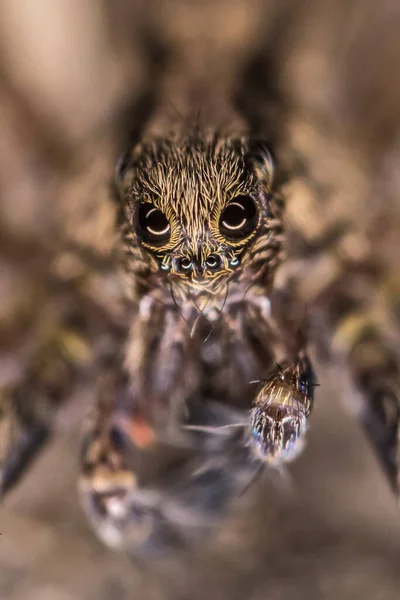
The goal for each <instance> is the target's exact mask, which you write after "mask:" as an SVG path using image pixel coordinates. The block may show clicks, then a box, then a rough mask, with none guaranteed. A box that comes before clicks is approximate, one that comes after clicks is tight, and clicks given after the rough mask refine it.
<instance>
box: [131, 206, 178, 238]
mask: <svg viewBox="0 0 400 600" xmlns="http://www.w3.org/2000/svg"><path fill="white" fill-rule="evenodd" d="M138 222H139V227H140V229H141V232H142V235H143V238H144V241H145V242H148V243H155V244H165V242H167V241H168V240H169V236H170V231H171V225H170V223H169V221H168V219H167V217H166V216H165V215H164V213H163V212H162V211H161V210H159V209H158V208H156V207H155V206H153V204H150V203H148V202H144V203H143V204H141V205H140V207H139V215H138Z"/></svg>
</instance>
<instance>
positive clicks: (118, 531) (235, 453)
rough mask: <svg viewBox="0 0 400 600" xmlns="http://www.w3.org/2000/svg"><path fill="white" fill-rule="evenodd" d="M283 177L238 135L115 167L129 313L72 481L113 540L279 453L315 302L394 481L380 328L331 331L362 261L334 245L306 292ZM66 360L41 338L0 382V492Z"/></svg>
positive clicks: (181, 143) (136, 151) (59, 348)
mask: <svg viewBox="0 0 400 600" xmlns="http://www.w3.org/2000/svg"><path fill="white" fill-rule="evenodd" d="M286 184H287V181H286V179H285V177H284V176H283V174H282V173H281V172H280V167H279V164H275V161H274V159H273V157H272V155H271V152H270V149H269V148H268V147H267V145H266V144H265V143H263V142H262V141H259V140H256V139H253V137H252V136H250V135H247V134H240V135H237V136H233V135H231V134H229V135H224V134H223V133H217V132H215V131H208V130H206V131H201V130H194V131H192V132H190V133H189V134H187V133H185V134H181V133H175V134H174V135H171V136H170V137H168V138H149V139H143V140H142V141H141V142H140V143H138V144H135V145H134V146H133V147H132V148H130V149H129V150H128V152H126V154H125V155H124V156H123V157H122V159H121V160H120V161H119V163H118V165H117V168H116V173H115V184H114V191H115V197H116V201H117V205H118V228H119V231H120V232H121V241H120V243H119V244H118V248H117V255H118V257H119V258H118V260H119V263H120V264H121V265H122V267H123V279H124V281H125V283H126V297H127V299H128V302H127V306H128V307H127V315H128V317H127V321H126V323H127V324H126V325H125V326H123V327H122V328H121V331H119V333H118V335H114V338H113V342H112V343H111V345H110V344H109V345H108V347H107V350H106V351H103V352H102V354H101V356H100V358H98V360H99V361H100V364H101V369H100V371H101V377H100V378H99V382H100V383H99V385H98V391H97V397H96V401H95V404H94V406H93V408H92V410H91V412H90V414H89V415H88V418H87V420H86V422H85V426H84V435H83V442H82V450H81V477H80V481H79V490H80V495H81V498H82V503H83V506H84V509H85V511H86V513H87V515H88V518H89V519H90V521H91V522H92V524H93V526H94V528H95V530H96V532H97V534H98V535H99V536H100V538H101V539H102V540H103V541H104V542H105V543H106V544H108V545H109V546H111V547H113V548H122V549H125V550H128V551H135V550H138V549H140V550H145V551H149V550H150V551H153V552H154V551H158V549H159V548H162V547H165V546H167V547H171V545H172V546H175V545H180V544H181V543H183V542H186V541H188V540H189V539H192V537H193V536H197V535H198V534H199V532H204V531H206V530H207V526H208V525H210V524H212V523H214V522H215V521H218V518H219V517H220V516H221V514H222V512H223V510H224V508H225V507H226V504H227V502H228V500H229V499H231V498H232V497H233V496H235V494H236V495H237V494H240V492H241V490H243V489H244V487H245V486H246V485H247V483H248V481H249V480H250V479H251V477H252V474H253V473H254V472H255V471H257V470H258V465H262V466H263V468H265V469H281V468H283V466H284V465H285V464H286V463H288V462H290V461H291V460H293V459H294V458H296V456H298V454H299V453H300V452H301V449H302V447H303V445H304V442H305V441H306V428H307V423H308V420H309V415H310V413H311V409H312V405H313V397H314V388H315V386H316V385H318V384H317V381H316V378H315V376H314V372H313V368H312V364H311V359H310V357H309V347H308V346H309V341H310V344H313V345H314V346H315V347H318V349H319V350H320V351H321V353H322V354H323V353H325V355H326V356H327V357H329V355H330V352H331V350H330V348H329V344H327V342H326V340H325V338H324V336H323V335H322V334H321V327H320V323H321V315H323V318H324V321H323V322H324V323H326V324H327V327H328V329H329V330H330V331H333V330H336V331H337V332H339V339H344V340H345V341H346V346H344V345H342V346H340V348H341V352H342V355H344V350H343V348H345V355H346V357H347V358H346V360H347V361H348V364H349V365H350V369H351V372H352V374H353V376H354V379H355V381H356V383H357V385H358V386H359V388H360V389H361V391H362V392H363V393H364V397H365V406H364V411H363V416H364V420H365V422H366V424H367V427H368V428H369V431H370V433H371V436H372V438H373V440H374V443H375V445H376V446H377V447H378V450H379V451H380V452H381V455H382V457H383V460H384V463H385V466H386V467H387V470H388V472H389V474H390V476H391V480H392V481H393V482H395V481H397V479H396V478H397V463H398V459H397V455H396V451H397V427H398V416H399V414H398V413H399V408H398V379H399V369H398V361H397V351H396V348H395V346H394V345H393V341H392V338H391V336H390V335H389V333H390V326H388V327H387V328H386V329H385V328H383V329H382V328H378V327H376V326H375V324H374V322H373V320H372V321H371V320H370V318H369V317H368V315H367V316H365V318H364V317H363V318H360V319H358V321H357V323H356V324H355V325H354V326H353V327H352V330H351V334H348V332H347V333H346V331H347V330H346V323H347V322H348V321H349V320H350V321H351V319H352V318H353V315H354V314H356V309H355V307H357V306H363V305H365V298H364V299H362V300H361V301H360V297H359V296H360V291H359V290H360V289H361V287H362V286H361V287H358V288H357V286H355V285H354V282H355V280H356V279H359V278H362V277H365V278H366V279H368V278H369V279H371V278H372V279H374V278H375V279H376V278H377V277H378V276H377V274H376V272H374V269H373V268H372V267H371V268H369V269H367V267H366V264H365V261H364V262H362V263H361V264H358V263H352V262H351V261H349V260H347V258H342V257H340V256H339V255H338V257H337V261H338V264H340V269H339V275H338V276H337V277H336V278H333V279H330V280H328V282H327V283H326V284H324V285H322V284H321V286H320V287H318V286H317V287H316V290H315V291H314V292H313V293H309V288H306V292H307V293H304V285H303V284H304V280H305V279H306V274H307V272H308V268H309V265H310V268H312V267H313V265H315V260H316V259H318V256H319V253H320V252H321V248H322V247H323V245H324V243H325V242H326V239H325V240H324V239H323V238H324V236H323V235H321V236H320V239H319V240H317V241H314V242H313V243H309V242H308V241H307V240H304V239H303V238H302V231H301V229H300V228H297V229H296V227H294V226H293V223H291V222H290V220H287V219H286V216H285V210H284V209H285V186H286ZM327 235H328V237H329V232H328V234H327ZM68 310H69V309H68ZM68 310H67V311H66V312H67V313H68ZM70 312H71V311H70ZM72 312H73V311H72ZM305 313H307V314H305ZM368 314H369V313H368ZM388 314H389V313H388ZM68 319H69V321H68ZM68 319H67V321H68V323H67V324H66V327H67V329H68V327H70V322H71V318H70V316H69V317H68ZM72 321H73V319H72ZM386 325H387V324H386ZM341 332H345V333H343V335H342V337H340V335H341ZM67 346H68V344H67ZM106 346H107V344H106ZM121 348H124V350H123V352H121ZM76 369H77V366H76V364H74V361H73V360H72V359H71V357H70V356H69V355H68V352H67V351H66V345H65V344H62V343H58V342H57V340H54V339H50V341H49V342H48V347H47V349H46V348H45V349H44V350H43V356H38V357H36V359H35V361H34V363H33V364H32V365H31V366H30V368H29V369H28V370H27V372H26V375H25V377H24V380H23V382H22V383H20V384H19V385H18V386H16V387H14V388H12V389H10V390H5V392H4V393H3V402H2V405H1V409H2V411H3V412H2V415H1V416H2V420H1V425H2V428H3V429H2V432H3V434H2V436H3V440H6V443H5V444H4V449H3V460H2V473H1V487H2V491H3V493H5V492H6V491H8V489H9V488H10V487H11V486H12V485H13V484H14V483H15V481H16V480H17V479H18V477H19V475H20V474H21V472H22V471H23V470H24V469H25V467H26V466H27V465H28V464H29V463H30V459H31V458H32V455H34V454H35V453H36V452H37V451H38V449H39V448H40V447H41V446H42V445H43V443H44V442H45V440H46V439H47V437H48V435H49V433H50V432H51V427H52V421H53V413H54V411H55V409H56V408H57V407H58V406H59V405H60V404H61V403H62V402H63V401H64V400H65V399H66V398H67V397H68V393H69V387H70V386H69V382H70V380H71V379H72V378H73V377H74V376H75V374H76Z"/></svg>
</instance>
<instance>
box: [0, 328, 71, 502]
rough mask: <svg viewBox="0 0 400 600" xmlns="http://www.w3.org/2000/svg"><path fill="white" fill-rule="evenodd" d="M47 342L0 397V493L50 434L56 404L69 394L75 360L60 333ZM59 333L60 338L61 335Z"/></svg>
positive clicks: (59, 403)
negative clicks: (20, 376) (60, 341)
mask: <svg viewBox="0 0 400 600" xmlns="http://www.w3.org/2000/svg"><path fill="white" fill-rule="evenodd" d="M69 333H70V332H66V331H64V332H63V333H62V332H60V331H58V332H57V336H56V337H57V339H52V340H50V341H49V342H48V343H46V344H45V345H44V346H43V348H41V350H40V352H38V353H37V354H36V355H35V356H34V357H33V360H32V362H31V363H30V364H29V366H28V369H27V371H26V372H25V373H24V375H23V377H22V379H20V380H18V381H16V382H13V384H12V385H9V386H8V387H4V388H3V389H2V390H1V396H0V436H1V446H0V494H1V495H4V494H6V493H7V492H8V491H10V490H11V488H12V487H13V486H14V485H15V484H16V483H17V482H18V480H19V478H20V477H21V475H23V473H24V472H25V470H26V469H27V468H28V467H29V466H30V464H31V462H32V461H33V460H34V459H35V457H36V456H37V454H38V453H39V452H40V450H41V449H42V447H43V445H44V444H45V443H46V441H47V440H48V438H49V436H50V435H51V432H52V428H53V422H54V418H55V415H56V413H57V409H58V407H59V406H60V405H61V404H62V403H63V402H65V401H66V400H67V399H68V397H69V396H70V393H71V389H72V385H73V382H74V380H76V377H77V362H76V361H75V360H74V359H72V358H71V356H68V355H67V353H66V349H65V346H64V345H63V343H59V340H60V339H61V340H62V339H64V338H63V335H67V334H69ZM60 335H61V337H60Z"/></svg>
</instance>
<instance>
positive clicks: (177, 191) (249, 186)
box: [117, 135, 279, 289]
mask: <svg viewBox="0 0 400 600" xmlns="http://www.w3.org/2000/svg"><path fill="white" fill-rule="evenodd" d="M272 175H273V164H272V159H271V156H270V154H269V153H268V151H267V150H266V148H265V147H261V149H260V148H259V149H258V152H255V150H254V149H252V148H250V145H249V142H248V141H246V140H244V139H231V138H220V137H218V136H213V137H209V138H207V137H201V136H199V135H195V136H189V137H186V138H183V139H179V140H166V139H162V140H158V141H156V142H154V143H149V144H144V145H142V146H140V147H139V148H136V149H135V150H134V152H133V153H132V154H131V155H129V156H128V158H125V161H124V163H123V165H122V167H120V169H119V170H118V173H117V181H118V187H119V190H120V191H121V190H122V194H121V197H122V199H123V202H122V206H121V209H122V213H123V219H124V220H125V224H126V227H125V231H127V234H126V239H127V240H128V243H129V244H130V245H132V244H133V243H136V244H137V246H138V247H139V249H140V251H141V255H142V258H143V259H144V260H145V261H147V263H148V264H149V265H150V268H151V271H152V273H153V274H154V273H157V274H158V278H159V281H161V282H162V281H163V280H165V279H166V278H169V279H172V280H173V281H174V283H175V282H176V283H177V284H180V285H181V286H185V287H186V288H187V287H188V286H189V287H191V288H192V289H193V288H196V286H199V287H202V288H204V287H207V286H213V285H214V284H215V283H216V282H218V281H221V280H224V281H226V279H227V278H234V277H235V276H238V275H239V274H240V273H241V272H242V271H243V270H244V269H246V266H247V265H248V264H249V263H250V262H251V260H250V255H251V248H252V247H254V245H255V244H256V242H257V240H259V238H260V237H262V236H267V237H268V236H269V235H270V233H271V232H270V230H269V222H270V220H271V219H272V217H273V215H272V212H271V207H270V196H271V187H272ZM275 223H276V221H275ZM278 246H279V244H278V245H275V250H274V253H276V252H277V251H278ZM271 247H272V246H271ZM263 262H264V264H265V267H266V268H267V267H268V264H267V263H268V261H267V260H266V259H265V257H264V258H263Z"/></svg>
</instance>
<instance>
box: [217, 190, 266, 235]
mask: <svg viewBox="0 0 400 600" xmlns="http://www.w3.org/2000/svg"><path fill="white" fill-rule="evenodd" d="M256 225H257V208H256V205H255V204H254V201H253V200H252V198H250V197H249V196H238V197H237V198H234V199H233V200H232V202H231V203H230V204H228V206H227V207H226V208H225V210H224V211H223V212H222V214H221V217H220V221H219V226H220V229H221V233H222V234H223V235H224V236H225V237H226V238H228V239H229V238H231V239H240V238H244V237H246V236H247V235H249V233H251V231H252V230H253V229H254V228H255V226H256Z"/></svg>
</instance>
